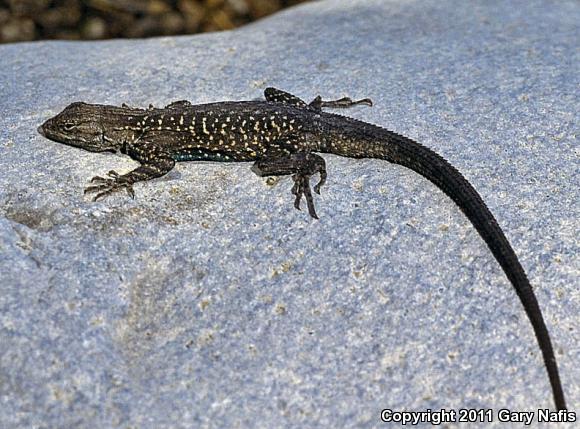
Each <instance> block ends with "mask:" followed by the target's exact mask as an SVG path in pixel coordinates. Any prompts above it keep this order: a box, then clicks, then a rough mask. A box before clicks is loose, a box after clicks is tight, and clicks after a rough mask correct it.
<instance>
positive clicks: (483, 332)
mask: <svg viewBox="0 0 580 429" xmlns="http://www.w3.org/2000/svg"><path fill="white" fill-rule="evenodd" d="M466 3H469V5H468V4H466ZM579 15H580V5H579V4H578V2H576V1H560V2H557V3H554V2H550V1H547V0H546V1H539V0H532V1H530V0H525V1H523V0H522V1H511V2H501V1H497V2H493V1H491V2H481V3H480V4H476V5H474V4H472V2H452V1H440V0H438V1H434V0H433V1H421V2H419V1H388V2H385V1H379V0H374V1H373V0H364V1H363V0H360V1H346V0H345V1H327V2H321V3H313V4H307V5H305V6H303V7H299V8H296V9H291V10H288V11H286V12H284V13H282V14H279V15H276V16H274V17H272V18H270V19H267V20H265V21H262V22H260V23H257V24H255V25H251V26H249V27H246V28H244V29H240V30H238V31H235V32H229V33H219V34H206V35H200V36H194V37H179V38H162V39H154V40H145V41H110V42H100V43H65V42H52V43H33V44H18V45H6V46H0V57H1V58H2V62H1V65H0V74H1V81H2V85H0V148H1V149H0V150H1V154H2V156H1V157H0V167H1V174H0V344H1V345H2V346H1V347H0V426H1V427H7V428H8V427H10V428H15V427H37V428H45V427H46V428H49V427H75V428H94V427H115V428H116V427H121V428H137V427H138V428H182V427H183V428H187V427H192V428H193V427H195V428H224V427H232V428H234V427H240V428H243V427H260V428H261V427H263V428H276V427H383V424H381V422H380V420H379V416H380V410H381V409H383V408H391V409H394V410H402V409H406V410H416V411H422V410H426V409H427V408H430V409H441V408H446V409H459V408H465V407H469V408H478V409H479V408H492V409H494V410H495V411H497V410H499V409H500V408H504V407H505V408H510V409H513V410H535V409H537V408H540V407H552V399H551V393H550V390H549V385H548V379H547V376H546V373H545V370H544V368H543V365H542V361H541V356H540V351H539V349H538V346H537V344H536V340H535V338H534V336H533V333H532V329H531V326H530V324H529V322H528V320H527V318H526V317H525V314H524V312H523V309H522V307H521V304H520V303H519V301H518V299H517V297H516V295H515V293H514V291H513V289H512V287H511V286H510V284H509V283H508V281H507V279H506V277H505V275H504V274H503V272H502V271H501V269H500V267H499V265H498V264H497V263H496V262H495V260H494V259H493V257H492V255H491V253H490V252H489V250H488V249H487V247H486V246H485V244H484V243H483V241H482V240H481V239H480V238H479V236H478V235H477V233H476V231H475V230H474V229H473V227H472V226H471V224H470V223H469V222H468V221H467V220H466V218H465V217H464V216H463V215H462V213H461V212H460V211H459V210H458V209H457V208H456V207H455V206H454V205H453V203H452V202H451V201H450V200H449V199H448V198H447V197H445V196H444V195H443V193H441V192H439V191H438V190H437V189H436V188H435V187H434V186H433V185H431V184H430V183H429V182H427V181H426V180H424V179H422V178H421V177H420V176H418V175H417V174H415V173H413V172H411V171H409V170H405V169H404V168H402V167H398V166H393V165H390V164H387V163H385V162H383V161H377V160H352V159H342V158H338V157H334V156H326V159H327V163H328V169H329V175H330V176H329V182H328V185H327V186H326V188H325V189H323V195H322V196H321V197H318V198H317V206H318V211H319V215H320V216H321V219H320V221H313V220H311V219H309V218H308V216H307V215H306V214H305V213H304V212H298V211H296V210H294V209H293V207H292V195H291V194H290V187H291V181H290V179H282V180H281V181H279V182H278V183H277V184H276V186H269V185H267V184H266V183H265V181H264V180H263V179H260V178H258V177H256V176H255V175H254V174H253V173H252V172H251V171H250V169H249V167H250V165H249V164H216V163H205V164H204V163H181V164H179V165H178V166H177V168H175V170H174V171H172V172H171V173H170V174H169V175H167V176H166V177H163V178H161V179H158V180H156V181H153V182H150V183H146V184H141V185H137V186H136V187H135V191H136V193H137V198H136V199H135V200H131V199H129V198H127V196H126V195H122V194H119V195H115V196H113V197H111V198H109V199H107V200H104V201H103V202H98V203H92V202H90V201H89V200H88V199H87V198H85V197H83V194H82V190H83V188H84V186H85V185H86V183H87V182H88V180H89V179H90V178H91V177H92V176H94V175H97V174H103V173H106V172H107V171H109V170H110V169H115V170H117V171H126V170H128V169H130V168H132V167H134V166H135V165H136V164H135V163H134V162H133V161H131V160H130V159H128V158H125V157H122V156H116V155H103V154H91V153H87V152H83V151H81V150H79V149H75V148H70V147H65V146H63V145H60V144H58V143H54V142H51V141H48V140H46V139H44V138H42V137H41V136H40V135H38V134H37V133H36V127H37V126H38V125H39V124H40V123H42V122H43V121H44V120H45V119H47V118H48V117H49V116H52V115H54V114H55V113H57V112H58V111H60V110H61V109H62V108H63V107H65V106H66V105H67V104H69V103H70V102H72V101H77V100H83V101H87V102H95V103H96V102H98V103H110V104H121V103H123V102H125V103H128V104H130V105H144V106H146V105H148V104H149V103H153V104H155V105H164V104H167V103H168V102H170V101H173V100H178V99H184V98H185V99H189V100H190V101H192V102H194V103H202V102H208V101H219V100H241V99H253V98H258V97H260V96H261V93H262V90H263V88H264V87H266V86H277V87H279V88H282V89H285V90H288V91H291V92H294V93H296V94H297V95H299V96H301V97H304V98H306V99H311V98H313V97H314V96H316V95H317V94H319V93H320V94H322V95H323V96H325V97H328V98H333V97H341V96H345V95H349V96H352V97H371V98H372V99H373V100H374V102H375V106H374V107H372V108H367V107H357V108H355V109H352V110H350V111H349V114H350V115H352V116H355V117H357V118H361V119H364V120H367V121H369V122H373V123H376V124H380V125H383V126H385V127H388V128H390V129H393V130H395V131H397V132H399V133H402V134H405V135H408V136H410V137H412V138H414V139H416V140H418V141H420V142H422V143H424V144H425V145H427V146H429V147H431V148H433V149H435V150H436V151H437V152H439V153H440V154H442V155H443V156H445V157H446V158H447V159H449V160H450V161H451V162H452V163H453V164H454V165H455V166H456V167H457V168H458V169H459V170H460V171H462V172H463V173H464V175H465V176H466V177H467V178H468V179H469V180H470V181H471V182H472V183H473V184H474V186H475V187H476V188H477V189H478V190H479V191H480V193H481V195H482V196H483V198H484V199H485V200H486V201H487V203H488V205H489V207H490V208H491V210H492V211H493V212H494V214H495V215H496V217H497V219H498V221H499V223H500V224H501V225H502V227H503V228H504V230H505V232H506V235H507V236H508V238H509V239H510V240H511V243H512V245H513V246H514V248H515V250H516V253H517V254H518V255H519V257H520V259H521V262H522V265H523V266H524V268H525V269H526V271H527V273H528V275H529V277H530V279H531V281H532V284H533V285H534V287H535V291H536V294H537V296H538V300H539V301H540V305H541V307H542V309H543V311H544V315H545V319H546V323H547V324H548V327H549V329H550V332H551V334H552V338H553V341H554V345H555V349H556V354H557V357H558V359H559V365H560V369H561V374H562V380H563V383H564V387H565V390H566V393H567V396H568V402H569V405H570V407H571V408H572V409H574V408H577V407H578V404H580V387H579V383H578V380H580V367H579V366H578V362H579V361H580V341H579V337H580V332H579V330H578V314H580V291H579V287H578V286H579V280H578V279H579V273H580V261H579V256H578V254H579V252H578V251H579V245H578V235H577V234H578V230H579V229H580V228H579V221H578V218H579V214H580V213H579V212H580V210H579V203H578V201H580V195H579V191H578V190H579V189H580V186H579V185H580V183H579V175H578V155H579V151H578V143H577V141H576V133H577V124H578V117H579V111H578V105H579V104H578V98H579V97H578V61H579V58H578V50H577V41H578V27H577V23H578V22H579V21H580V19H579ZM495 424H496V425H497V426H498V427H506V425H500V424H499V423H497V419H496V421H495ZM508 426H509V425H508ZM518 427H520V426H518ZM550 427H553V426H550Z"/></svg>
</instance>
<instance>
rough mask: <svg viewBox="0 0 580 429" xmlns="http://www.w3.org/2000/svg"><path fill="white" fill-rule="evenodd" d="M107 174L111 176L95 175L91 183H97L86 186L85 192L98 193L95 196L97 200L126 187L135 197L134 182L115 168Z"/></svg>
mask: <svg viewBox="0 0 580 429" xmlns="http://www.w3.org/2000/svg"><path fill="white" fill-rule="evenodd" d="M107 176H109V178H105V177H101V176H95V177H93V178H92V179H91V183H95V185H92V186H88V187H86V188H85V192H84V193H85V194H89V193H93V192H96V193H97V194H96V195H95V196H94V197H93V201H97V200H99V199H101V198H105V197H107V196H109V195H111V194H112V193H113V192H119V191H122V190H123V189H124V190H126V191H127V194H129V196H130V197H131V198H135V192H134V191H133V184H132V183H131V182H129V181H128V180H127V179H126V178H125V177H124V176H121V175H119V173H117V172H116V171H113V170H111V171H109V172H108V173H107Z"/></svg>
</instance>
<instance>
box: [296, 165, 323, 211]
mask: <svg viewBox="0 0 580 429" xmlns="http://www.w3.org/2000/svg"><path fill="white" fill-rule="evenodd" d="M292 179H293V180H294V186H293V187H292V194H294V195H295V196H296V198H295V200H294V207H296V208H297V209H298V210H300V201H301V200H302V197H303V196H304V198H305V199H306V204H307V206H308V214H310V216H312V217H313V218H314V219H318V215H317V214H316V210H315V209H314V199H313V198H312V192H311V191H310V176H308V175H306V174H299V173H298V174H295V175H293V176H292ZM321 181H322V180H321ZM319 185H320V183H319V184H318V185H316V186H315V188H314V190H315V191H316V192H317V193H320V192H319V191H320V186H319ZM317 188H318V190H316V189H317Z"/></svg>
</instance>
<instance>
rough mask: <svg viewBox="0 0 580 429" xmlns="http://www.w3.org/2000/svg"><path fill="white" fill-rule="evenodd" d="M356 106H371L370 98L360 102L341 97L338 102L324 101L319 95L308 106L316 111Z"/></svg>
mask: <svg viewBox="0 0 580 429" xmlns="http://www.w3.org/2000/svg"><path fill="white" fill-rule="evenodd" d="M357 104H366V105H367V106H372V105H373V101H372V100H371V99H370V98H363V99H361V100H356V101H353V100H352V99H350V98H349V97H343V98H341V99H339V100H329V101H324V100H323V99H322V97H321V96H320V95H319V96H317V97H316V98H315V99H314V100H312V101H311V102H310V104H309V106H310V107H312V108H314V109H316V110H321V109H322V108H323V107H331V108H346V107H352V106H356V105H357Z"/></svg>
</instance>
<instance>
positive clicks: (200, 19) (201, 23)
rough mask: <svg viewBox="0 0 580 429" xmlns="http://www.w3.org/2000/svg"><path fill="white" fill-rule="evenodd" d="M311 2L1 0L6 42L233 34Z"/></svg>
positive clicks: (0, 31)
mask: <svg viewBox="0 0 580 429" xmlns="http://www.w3.org/2000/svg"><path fill="white" fill-rule="evenodd" d="M306 1H309V0H0V43H9V42H22V41H30V40H42V39H69V40H80V39H88V40H94V39H110V38H134V37H152V36H163V35H174V34H192V33H200V32H204V31H217V30H228V29H231V28H234V27H238V26H240V25H244V24H247V23H249V22H252V21H254V20H256V19H259V18H262V17H264V16H266V15H269V14H272V13H274V12H276V11H278V10H280V9H284V8H286V7H289V6H292V5H295V4H298V3H304V2H306Z"/></svg>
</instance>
